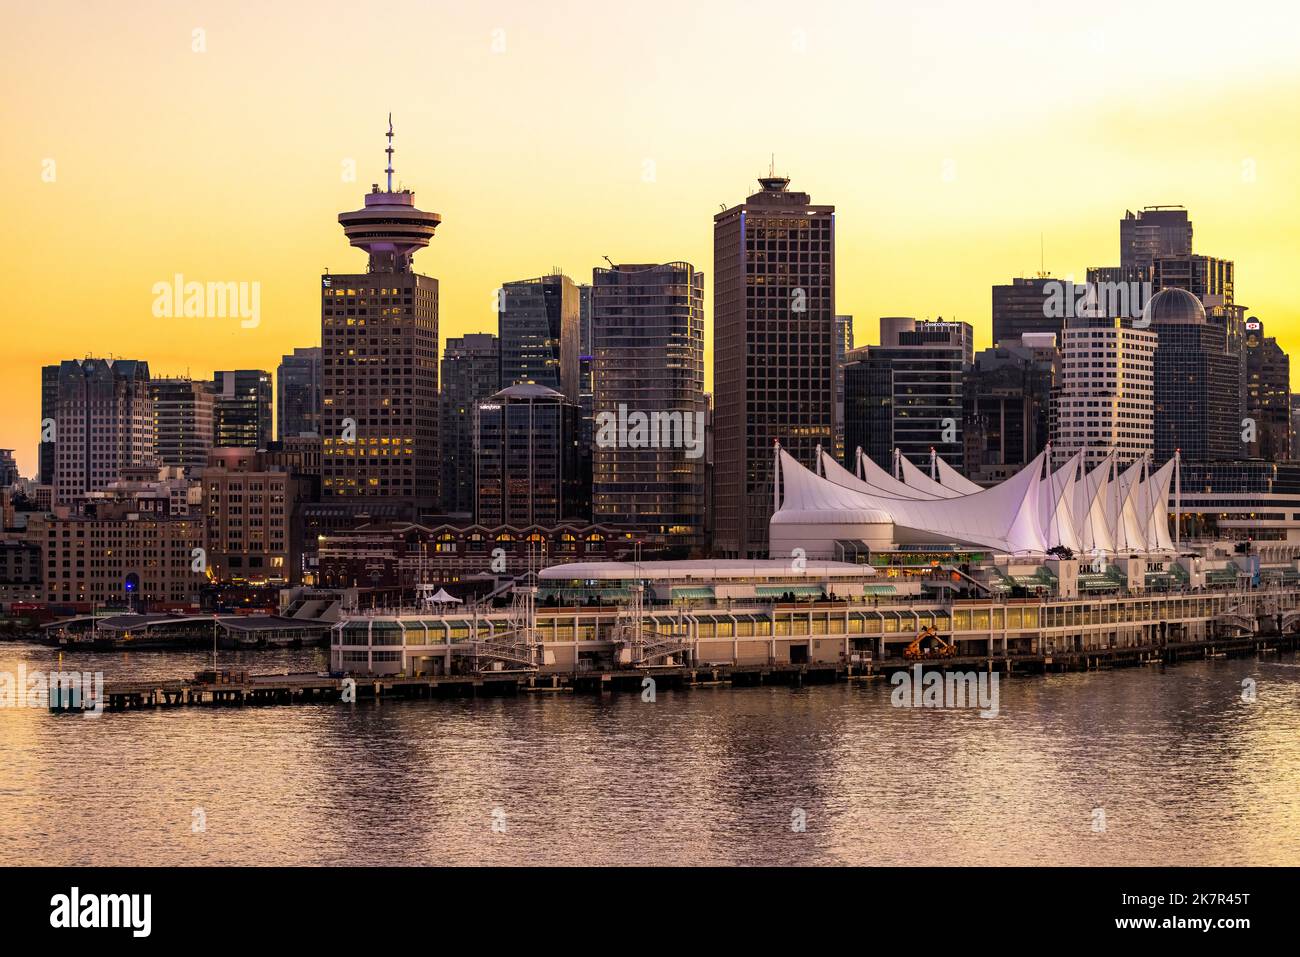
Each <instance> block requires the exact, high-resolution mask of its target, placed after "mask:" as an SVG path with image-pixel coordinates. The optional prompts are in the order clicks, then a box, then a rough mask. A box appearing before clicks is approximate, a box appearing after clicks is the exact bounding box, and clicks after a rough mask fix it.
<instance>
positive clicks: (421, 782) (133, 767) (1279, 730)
mask: <svg viewBox="0 0 1300 957" xmlns="http://www.w3.org/2000/svg"><path fill="white" fill-rule="evenodd" d="M208 664H210V656H208V657H205V656H204V655H202V654H199V653H194V654H183V653H174V652H141V651H137V652H130V653H125V654H95V653H83V654H79V655H75V656H74V655H65V656H64V658H63V662H62V667H63V668H64V669H65V670H73V669H75V670H86V671H103V672H104V673H105V676H106V679H107V680H109V681H112V680H115V679H129V678H133V677H145V676H150V677H152V676H167V677H179V676H182V675H186V674H188V673H191V672H193V671H194V670H196V669H197V668H202V667H205V666H207V665H208ZM219 664H220V666H221V667H223V668H226V667H229V668H232V669H240V670H248V671H249V672H254V673H270V672H277V671H316V670H320V669H323V668H325V667H326V663H325V653H324V652H322V651H318V650H312V649H304V650H294V651H287V650H286V651H273V652H256V653H253V652H249V653H243V654H237V653H222V654H221V655H220V659H219ZM19 665H24V666H25V667H26V669H28V671H32V670H38V669H39V670H47V671H48V670H53V669H55V668H56V667H58V655H57V652H56V651H54V650H52V649H49V648H44V647H40V646H37V645H27V644H12V643H11V644H0V671H5V672H8V673H10V674H13V673H15V672H16V671H17V670H18V667H19ZM1247 679H1250V681H1252V682H1253V691H1254V694H1253V698H1254V700H1243V682H1246V681H1247ZM1246 687H1247V688H1248V689H1249V688H1250V687H1251V686H1250V685H1249V684H1247V686H1246ZM999 691H1000V694H999V697H1000V701H999V713H998V714H997V716H996V717H994V718H982V717H980V716H979V713H978V711H977V710H975V709H909V708H899V707H894V706H893V705H892V704H891V701H890V698H891V694H890V692H891V688H890V686H889V685H888V684H887V683H886V682H884V681H874V682H869V683H867V682H864V683H853V684H848V683H840V684H835V685H823V686H812V687H804V688H790V687H762V688H752V689H750V688H747V689H734V690H733V689H730V688H725V687H724V688H706V689H694V690H689V691H671V690H664V691H660V692H659V693H658V694H657V695H656V696H655V700H654V701H645V700H643V698H642V696H641V695H639V694H613V695H605V696H596V695H565V694H550V695H547V694H538V695H525V696H520V697H513V698H486V699H478V700H470V699H456V700H433V701H428V700H417V701H384V702H382V703H375V702H362V703H358V704H355V705H339V704H305V705H295V706H292V707H242V708H213V707H191V708H180V709H173V710H167V711H163V710H147V711H141V712H125V713H119V714H105V715H103V716H102V717H99V718H91V719H87V718H83V717H81V716H79V715H52V714H50V713H48V712H47V711H45V710H41V709H37V708H15V707H6V708H2V709H0V859H2V860H4V861H5V862H6V863H7V864H11V865H12V864H19V863H25V864H59V865H77V864H88V865H95V864H159V865H174V864H304V865H329V864H344V863H356V864H390V863H391V864H421V865H424V864H462V865H472V864H521V865H529V864H583V865H591V864H612V865H637V864H648V865H655V864H863V865H870V864H905V865H906V864H977V865H1000V864H1208V865H1220V864H1222V865H1235V864H1289V865H1296V864H1300V658H1298V657H1297V656H1296V655H1295V654H1292V653H1285V654H1283V655H1282V656H1280V657H1279V656H1267V657H1263V658H1260V659H1236V660H1210V661H1201V662H1193V663H1185V664H1180V665H1177V666H1173V667H1167V668H1166V667H1160V666H1150V667H1141V668H1128V669H1121V670H1116V671H1109V672H1090V673H1083V674H1065V675H1052V676H1047V677H1026V678H1013V679H1004V680H1002V682H1001V686H1000V689H999ZM1245 697H1246V698H1250V697H1252V695H1250V694H1247V695H1246V696H1245ZM800 822H803V823H804V829H802V830H800V829H799V824H800Z"/></svg>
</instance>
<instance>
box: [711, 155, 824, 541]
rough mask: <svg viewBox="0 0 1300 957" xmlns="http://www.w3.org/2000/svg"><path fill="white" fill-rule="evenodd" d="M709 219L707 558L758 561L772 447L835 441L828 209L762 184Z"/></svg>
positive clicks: (784, 183)
mask: <svg viewBox="0 0 1300 957" xmlns="http://www.w3.org/2000/svg"><path fill="white" fill-rule="evenodd" d="M758 182H759V186H761V187H762V188H761V190H760V191H759V192H757V193H754V194H753V195H752V196H750V197H749V198H748V199H746V200H745V202H744V203H742V204H740V205H739V206H733V207H731V208H730V209H727V210H723V211H722V212H720V213H718V214H716V215H715V216H714V217H713V301H714V353H713V380H714V419H713V428H714V509H715V519H716V520H715V525H714V553H715V554H716V555H717V556H718V557H722V558H751V557H752V558H766V557H767V551H768V548H767V545H768V527H767V526H768V519H769V518H770V517H771V514H772V492H773V485H772V475H773V453H772V447H773V443H775V442H780V443H781V445H782V446H783V447H784V448H785V449H786V450H788V451H789V452H790V453H791V454H792V455H794V456H795V457H796V458H798V459H799V460H800V461H803V462H811V461H812V460H813V454H814V451H815V449H816V447H817V446H818V445H822V446H824V447H825V448H826V449H827V450H828V451H833V450H834V441H835V352H836V349H835V334H836V326H835V207H834V206H814V205H812V198H811V197H810V196H809V195H808V194H807V193H795V192H790V189H789V187H790V180H789V179H788V178H786V177H783V176H776V175H775V174H770V175H768V176H765V177H762V178H760V179H759V181H758Z"/></svg>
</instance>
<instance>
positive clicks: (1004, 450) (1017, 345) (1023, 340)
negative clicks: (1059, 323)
mask: <svg viewBox="0 0 1300 957" xmlns="http://www.w3.org/2000/svg"><path fill="white" fill-rule="evenodd" d="M1060 373H1061V355H1060V352H1059V351H1058V350H1057V348H1056V337H1055V336H1054V335H1053V334H1052V333H1025V334H1024V335H1022V336H1021V337H1020V338H1019V339H1014V340H1008V341H1003V342H1002V343H1000V344H999V345H997V346H994V347H993V348H991V349H984V350H983V351H981V352H978V353H976V354H975V361H974V363H973V364H972V365H971V367H970V368H969V369H967V370H966V375H965V377H964V380H963V382H964V385H963V392H964V395H963V402H962V409H963V426H962V433H963V438H964V441H965V455H964V460H965V463H966V476H967V477H968V478H969V479H970V480H971V481H973V482H975V483H976V484H979V485H985V486H992V485H996V484H997V483H999V482H1003V481H1005V480H1006V479H1008V478H1010V477H1011V476H1012V475H1014V474H1015V473H1016V472H1018V471H1020V470H1021V469H1022V468H1024V467H1025V466H1026V465H1028V464H1029V463H1030V462H1031V461H1033V459H1034V456H1036V455H1037V454H1038V453H1039V452H1041V451H1042V450H1043V449H1044V448H1045V447H1046V445H1047V443H1048V441H1049V440H1050V438H1051V434H1052V433H1051V428H1052V396H1053V391H1054V389H1055V388H1056V383H1057V380H1058V379H1059V378H1060Z"/></svg>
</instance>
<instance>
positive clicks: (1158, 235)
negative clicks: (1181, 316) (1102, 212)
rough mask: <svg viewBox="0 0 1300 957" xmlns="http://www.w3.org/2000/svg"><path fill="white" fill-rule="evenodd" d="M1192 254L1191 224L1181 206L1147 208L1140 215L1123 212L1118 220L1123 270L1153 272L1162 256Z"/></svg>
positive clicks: (1120, 258) (1120, 262)
mask: <svg viewBox="0 0 1300 957" xmlns="http://www.w3.org/2000/svg"><path fill="white" fill-rule="evenodd" d="M1191 251H1192V221H1191V220H1190V219H1189V218H1188V216H1187V210H1186V209H1184V208H1183V207H1182V206H1147V207H1145V208H1144V209H1142V210H1141V211H1139V212H1137V213H1134V212H1133V211H1131V210H1125V211H1124V218H1123V219H1121V220H1120V221H1119V264H1120V266H1121V267H1135V268H1138V269H1150V268H1151V265H1152V263H1153V262H1154V261H1155V260H1156V259H1158V258H1160V257H1162V256H1186V255H1189V254H1190V253H1191ZM1156 288H1157V289H1158V288H1160V287H1159V286H1157V287H1156Z"/></svg>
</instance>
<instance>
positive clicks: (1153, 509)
mask: <svg viewBox="0 0 1300 957" xmlns="http://www.w3.org/2000/svg"><path fill="white" fill-rule="evenodd" d="M1177 464H1178V463H1177V460H1176V459H1170V460H1169V461H1168V462H1166V463H1165V464H1164V465H1162V466H1160V468H1158V469H1156V471H1155V472H1154V473H1153V474H1152V476H1151V477H1150V478H1149V479H1147V482H1146V485H1147V500H1148V502H1149V504H1150V511H1149V512H1148V513H1147V547H1148V548H1150V549H1151V550H1153V551H1164V550H1168V551H1173V549H1174V543H1173V540H1172V539H1171V538H1170V537H1169V486H1170V485H1171V484H1172V483H1173V480H1174V468H1175V467H1176V466H1177Z"/></svg>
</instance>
